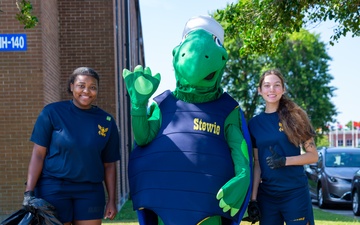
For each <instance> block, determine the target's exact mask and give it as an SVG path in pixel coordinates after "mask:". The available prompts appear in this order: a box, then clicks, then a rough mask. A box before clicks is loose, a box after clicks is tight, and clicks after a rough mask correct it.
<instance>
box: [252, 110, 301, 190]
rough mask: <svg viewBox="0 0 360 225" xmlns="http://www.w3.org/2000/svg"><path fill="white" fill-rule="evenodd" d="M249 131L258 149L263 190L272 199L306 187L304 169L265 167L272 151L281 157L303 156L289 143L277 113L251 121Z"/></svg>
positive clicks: (263, 115) (260, 116)
mask: <svg viewBox="0 0 360 225" xmlns="http://www.w3.org/2000/svg"><path fill="white" fill-rule="evenodd" d="M249 130H250V134H251V138H252V144H253V147H254V148H257V149H258V154H259V163H260V167H261V179H262V183H260V190H262V191H264V192H265V193H268V194H270V195H281V194H283V193H284V191H287V190H292V189H296V188H300V187H304V186H307V178H306V175H305V172H304V167H303V166H287V167H282V168H278V169H274V170H272V169H270V167H269V166H268V165H267V163H266V157H268V156H270V155H271V152H270V150H269V148H270V147H272V148H273V149H274V150H275V151H276V152H277V153H278V154H280V155H282V156H296V155H300V147H297V146H295V145H294V144H292V143H290V141H289V140H288V138H287V136H286V135H285V133H284V131H283V129H282V125H281V123H280V120H279V116H278V114H277V113H276V112H275V113H264V112H263V113H261V114H259V115H258V116H255V117H254V118H252V119H251V120H250V121H249ZM265 187H266V189H264V188H265Z"/></svg>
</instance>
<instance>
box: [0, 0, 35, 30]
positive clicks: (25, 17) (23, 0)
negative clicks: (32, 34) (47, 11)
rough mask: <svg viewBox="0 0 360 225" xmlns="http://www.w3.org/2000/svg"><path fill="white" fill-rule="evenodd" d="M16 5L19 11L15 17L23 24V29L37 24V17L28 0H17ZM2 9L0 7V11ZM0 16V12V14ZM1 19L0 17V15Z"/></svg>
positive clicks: (0, 11)
mask: <svg viewBox="0 0 360 225" xmlns="http://www.w3.org/2000/svg"><path fill="white" fill-rule="evenodd" d="M0 2H1V0H0ZM15 3H16V7H17V8H18V9H19V12H18V13H16V15H15V18H16V19H17V20H18V21H19V22H20V23H21V24H22V25H24V29H29V28H33V27H35V26H36V25H37V24H38V22H39V21H38V18H37V17H36V16H35V15H34V14H33V12H32V10H33V6H32V4H31V2H30V1H29V0H17V1H16V2H15ZM2 12H3V11H2V10H1V8H0V13H2ZM0 16H1V14H0ZM0 19H1V17H0Z"/></svg>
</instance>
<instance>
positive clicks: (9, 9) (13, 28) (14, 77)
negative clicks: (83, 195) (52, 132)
mask: <svg viewBox="0 0 360 225" xmlns="http://www.w3.org/2000/svg"><path fill="white" fill-rule="evenodd" d="M32 3H33V5H34V12H35V14H39V12H40V0H38V1H36V0H35V1H32ZM0 7H1V10H2V11H3V12H2V13H0V33H2V34H4V33H5V34H6V33H8V34H15V33H25V34H27V39H28V40H27V45H28V48H27V51H26V52H0V79H1V80H0V82H1V83H0V89H1V95H0V143H1V145H0V181H1V184H0V214H3V213H8V212H10V211H12V210H14V209H15V208H19V207H20V206H21V202H22V193H23V192H24V188H25V187H24V182H25V181H26V173H27V166H28V162H29V157H30V154H31V150H32V149H31V148H32V144H31V143H30V142H29V136H30V134H31V131H32V126H33V123H34V121H35V120H36V117H37V115H38V113H39V111H40V109H41V108H42V107H43V105H44V91H43V90H44V88H43V87H44V86H43V67H42V60H43V55H42V46H41V38H42V37H41V26H38V27H36V28H34V29H31V30H24V29H23V26H22V25H21V24H20V23H19V22H18V21H17V20H16V19H15V14H16V13H17V8H16V4H15V1H13V0H3V1H1V4H0Z"/></svg>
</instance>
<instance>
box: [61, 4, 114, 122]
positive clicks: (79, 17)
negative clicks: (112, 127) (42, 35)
mask: <svg viewBox="0 0 360 225" xmlns="http://www.w3.org/2000/svg"><path fill="white" fill-rule="evenodd" d="M58 4H59V19H60V37H61V38H60V46H61V49H60V55H61V56H60V64H61V86H62V87H64V88H66V82H67V79H68V76H69V75H70V74H71V72H72V71H73V70H74V69H75V68H76V67H79V66H89V67H92V68H93V69H95V70H96V71H97V72H98V73H99V75H100V87H99V98H98V100H97V104H98V105H99V106H100V107H101V108H103V109H104V110H106V111H108V112H109V113H111V114H112V115H114V116H115V104H116V102H115V82H114V76H115V71H114V67H115V66H114V63H115V59H114V26H113V1H112V0H102V1H101V0H100V1H95V0H92V1H79V0H58ZM61 93H62V98H63V99H66V98H68V97H69V95H68V94H67V93H66V91H65V89H63V90H62V92H61Z"/></svg>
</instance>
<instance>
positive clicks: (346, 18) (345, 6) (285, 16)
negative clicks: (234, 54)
mask: <svg viewBox="0 0 360 225" xmlns="http://www.w3.org/2000/svg"><path fill="white" fill-rule="evenodd" d="M359 7H360V1H359V0H347V1H343V0H301V1H291V0H239V1H238V3H231V4H230V5H228V6H227V7H226V9H224V10H218V11H217V12H216V13H215V15H214V16H215V18H217V19H218V20H219V21H222V23H223V26H224V28H225V33H226V34H227V35H228V36H230V37H231V38H237V37H240V39H241V40H242V42H243V44H242V47H241V50H240V53H241V55H242V56H244V55H255V54H258V55H262V54H264V53H266V54H276V53H277V52H276V50H278V49H279V45H281V44H282V43H283V42H284V41H285V40H286V39H287V35H288V34H291V33H294V32H298V31H299V30H300V29H301V28H303V27H305V26H314V25H316V24H318V23H320V22H323V21H327V20H332V21H334V22H335V23H336V24H337V27H336V29H335V30H334V34H333V35H332V36H331V38H330V39H331V40H330V44H331V45H333V44H334V41H338V39H339V38H340V37H341V36H346V35H347V34H348V33H352V36H353V37H354V36H360V10H359Z"/></svg>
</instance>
